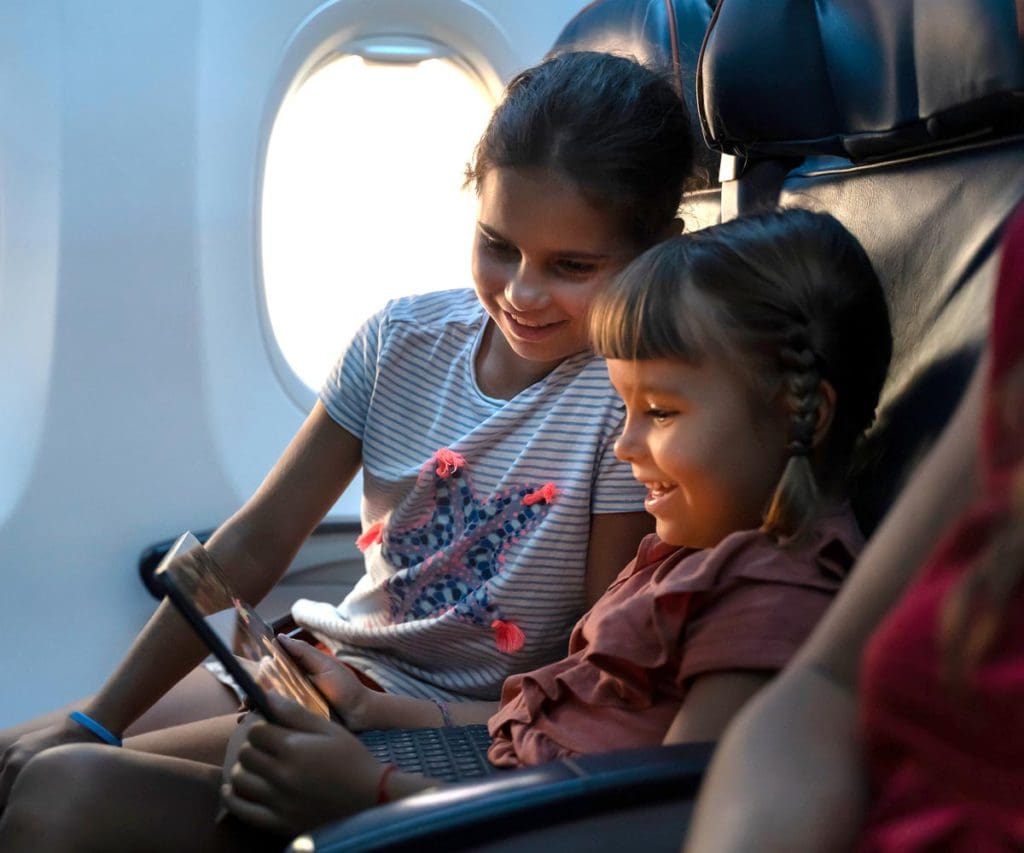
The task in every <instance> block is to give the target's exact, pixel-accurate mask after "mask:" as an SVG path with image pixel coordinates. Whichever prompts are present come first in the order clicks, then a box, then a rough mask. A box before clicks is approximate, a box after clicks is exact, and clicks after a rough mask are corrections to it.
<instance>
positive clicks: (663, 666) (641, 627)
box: [489, 505, 863, 767]
mask: <svg viewBox="0 0 1024 853" xmlns="http://www.w3.org/2000/svg"><path fill="white" fill-rule="evenodd" d="M862 545H863V538H862V537H861V534H860V531H859V530H858V528H857V523H856V521H855V520H854V518H853V515H852V513H851V512H850V510H849V507H848V506H847V505H842V506H841V507H836V508H835V509H834V511H832V512H830V513H828V514H825V515H823V516H822V517H821V518H820V519H819V520H818V522H817V523H816V524H815V526H814V527H813V529H812V530H811V531H810V533H809V535H808V537H807V538H806V540H805V541H804V542H803V544H801V545H800V546H798V547H796V548H792V549H783V548H780V547H779V546H777V545H776V544H775V543H774V542H773V541H772V540H771V539H770V538H769V537H768V536H766V535H765V534H763V533H761V532H760V531H753V530H751V531H741V532H738V533H734V534H732V535H730V536H728V537H727V538H726V539H724V540H723V541H722V542H721V543H719V544H718V545H717V546H716V547H715V548H713V549H709V550H694V549H688V548H677V547H675V546H672V545H666V544H665V543H663V542H661V540H659V539H658V538H657V536H648V537H647V538H646V539H644V541H643V542H642V543H641V545H640V549H639V551H638V553H637V556H636V557H635V558H634V559H633V560H632V561H631V562H630V564H629V565H628V566H626V568H625V569H624V570H623V571H622V573H621V574H620V575H619V576H618V578H617V579H616V580H615V582H614V583H613V584H612V585H611V586H610V587H609V588H608V591H607V592H606V593H605V594H604V595H603V596H602V597H601V599H600V600H599V601H598V602H597V603H596V604H595V605H594V607H593V609H591V610H590V612H589V613H587V614H586V615H585V616H583V618H582V619H580V621H579V622H578V623H577V624H576V627H575V628H574V629H573V632H572V636H571V638H570V640H569V655H568V657H566V658H564V659H563V660H561V661H558V662H557V663H553V664H551V665H549V666H545V667H542V668H541V669H537V670H534V671H533V672H529V673H526V674H523V675H514V676H512V677H510V678H508V679H507V680H506V681H505V686H504V689H503V690H502V696H501V703H502V706H501V709H500V710H499V711H498V713H497V714H495V716H493V717H492V718H491V720H490V723H489V728H490V732H491V736H492V737H493V738H494V741H493V743H492V745H491V749H490V752H489V758H490V759H491V761H492V762H493V763H494V764H496V765H498V766H502V767H514V766H518V765H521V764H539V763H543V762H545V761H551V760H554V759H557V758H563V757H568V756H572V755H579V754H586V753H595V752H606V751H608V750H612V749H619V748H628V747H638V746H650V745H654V744H657V743H661V741H662V740H663V739H664V736H665V733H666V732H667V731H668V727H669V725H670V724H671V722H672V720H673V718H674V717H675V715H676V713H677V712H678V711H679V708H680V705H681V704H682V702H683V700H684V699H685V697H686V691H687V689H688V687H689V685H690V684H691V683H692V681H693V679H694V678H696V677H697V676H700V675H703V674H706V673H711V672H719V671H724V670H777V669H779V668H781V667H782V666H783V665H784V664H785V663H786V662H787V661H788V660H789V659H790V658H791V657H792V655H793V654H794V652H796V650H797V649H798V648H799V647H800V644H801V643H802V642H803V641H804V639H805V638H806V637H807V635H808V634H809V633H810V631H811V629H812V628H813V627H814V625H815V623H817V621H818V619H819V618H820V617H821V616H822V614H823V613H824V612H825V610H826V608H827V607H828V606H829V604H830V603H831V601H832V597H833V595H834V594H835V593H836V591H837V590H838V589H839V586H840V584H841V583H842V581H843V579H844V577H845V576H846V574H847V572H848V570H849V568H850V566H851V565H852V563H853V560H854V558H855V557H856V555H857V553H858V552H859V551H860V548H861V546H862Z"/></svg>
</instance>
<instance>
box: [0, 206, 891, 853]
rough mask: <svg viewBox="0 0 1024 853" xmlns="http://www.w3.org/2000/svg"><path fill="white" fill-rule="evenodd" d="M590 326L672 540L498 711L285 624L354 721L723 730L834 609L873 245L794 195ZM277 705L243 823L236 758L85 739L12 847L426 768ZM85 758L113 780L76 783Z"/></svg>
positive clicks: (613, 730) (872, 374)
mask: <svg viewBox="0 0 1024 853" xmlns="http://www.w3.org/2000/svg"><path fill="white" fill-rule="evenodd" d="M590 325H591V330H592V333H593V340H594V343H595V347H596V349H597V350H598V351H599V352H601V353H603V354H604V355H605V356H607V357H608V359H609V362H608V370H609V373H610V376H611V379H612V382H613V384H614V385H615V387H616V390H617V391H618V392H619V393H620V394H621V396H622V398H623V400H624V401H625V404H626V425H625V428H624V431H623V434H622V436H621V437H620V438H619V440H618V442H617V443H616V453H617V454H618V455H619V456H620V458H622V459H623V460H625V461H627V462H629V463H630V464H631V466H632V468H633V473H634V476H635V477H636V478H637V479H638V480H639V481H641V482H642V483H643V484H644V485H645V486H646V487H647V500H646V506H647V509H648V511H649V512H650V513H651V515H653V516H654V518H655V520H656V523H657V536H651V537H649V538H648V539H646V540H644V542H643V544H642V545H641V547H640V550H639V553H638V554H637V556H636V558H635V559H634V560H633V561H632V562H630V563H629V565H628V566H626V568H625V569H624V570H623V571H622V573H621V574H620V575H619V577H618V579H617V580H616V581H615V582H614V583H613V584H612V586H611V587H610V588H609V589H608V591H607V592H606V593H605V594H604V596H603V597H602V598H601V599H600V600H599V601H598V602H597V604H596V605H595V606H594V608H593V609H592V610H591V611H590V612H589V613H588V614H587V615H586V616H584V617H583V618H582V619H581V620H580V621H579V623H578V624H577V625H576V628H575V630H574V631H573V634H572V638H571V640H570V644H569V654H568V656H567V657H565V658H564V659H563V660H561V661H558V662H557V663H554V664H550V665H548V666H545V667H541V668H540V669H537V670H534V671H533V672H530V673H528V674H526V675H520V676H513V677H511V678H509V679H508V680H507V681H506V682H505V686H504V690H503V692H502V701H501V705H500V708H499V707H497V706H495V705H493V704H491V703H486V702H465V703H453V704H451V705H447V704H445V703H444V702H433V701H428V700H422V699H415V698H412V697H401V696H395V695H391V694H384V693H379V692H376V691H372V690H368V689H366V688H365V687H364V686H363V685H362V684H361V683H360V682H359V681H358V679H357V678H356V677H355V676H353V675H352V674H351V673H350V672H349V671H348V670H347V669H345V668H344V667H341V666H339V665H338V664H337V663H336V662H335V660H334V659H333V658H331V657H329V656H327V655H323V654H320V653H318V652H317V651H316V650H314V649H313V648H312V647H309V646H305V645H304V644H302V643H298V642H296V641H289V648H290V649H291V650H292V651H293V652H294V653H295V655H296V656H297V657H298V658H299V659H300V660H301V661H302V662H303V663H304V664H305V665H306V667H307V669H309V671H310V672H311V673H312V674H313V677H314V679H315V680H316V681H317V683H318V684H319V686H320V687H321V688H322V689H323V691H324V692H325V694H326V695H327V696H328V697H329V698H330V699H331V701H332V702H333V703H334V705H335V707H336V708H337V710H338V711H339V713H340V714H341V715H342V716H343V718H344V720H345V722H346V724H347V726H348V727H349V728H352V729H360V728H380V727H389V726H391V727H400V726H404V727H417V726H429V725H436V723H437V721H438V715H439V714H440V716H441V717H442V718H444V719H445V720H446V721H447V722H451V723H456V724H457V723H469V722H479V721H483V720H487V719H488V718H490V719H489V728H490V731H491V734H492V735H493V737H494V742H493V744H492V747H491V751H490V757H491V759H492V761H494V763H496V764H499V765H501V766H515V765H517V764H533V763H538V762H542V761H547V760H550V759H553V758H557V757H561V756H569V755H574V754H578V753H589V752H600V751H603V750H608V749H613V748H619V747H628V746H638V745H645V744H646V745H650V744H654V743H659V742H661V741H662V740H664V739H666V738H667V739H670V740H713V739H715V738H717V737H718V735H719V734H720V732H721V731H722V730H723V728H724V726H725V724H726V722H727V721H728V719H729V718H730V717H731V716H732V715H733V713H735V711H736V710H737V709H738V708H739V707H740V706H741V705H742V703H743V702H744V701H745V700H746V699H747V698H748V697H749V696H750V695H752V694H753V693H754V692H755V691H756V690H757V689H758V688H759V687H760V686H761V685H762V684H763V683H764V682H765V681H766V680H767V679H768V677H769V676H770V675H771V673H773V672H774V671H775V670H777V669H779V668H780V667H782V666H783V665H784V664H785V663H786V661H787V660H788V659H789V658H790V657H791V656H792V655H793V653H794V652H795V651H796V649H797V648H798V647H799V645H800V643H801V642H802V641H803V639H804V637H805V636H806V635H807V634H808V632H809V631H810V630H811V628H812V626H813V625H814V624H815V622H816V621H817V620H818V618H819V617H820V616H821V614H822V613H823V612H824V611H825V609H826V608H827V607H828V604H829V602H830V600H831V597H832V595H833V594H834V593H835V591H836V590H837V588H838V587H839V584H840V582H841V581H842V579H843V577H844V576H845V574H846V572H847V570H848V569H849V567H850V565H851V563H852V561H853V559H854V557H855V555H856V553H857V551H858V550H859V548H860V545H861V537H860V534H859V533H858V531H857V528H856V523H855V522H854V520H853V518H852V516H851V514H850V511H849V507H848V505H847V504H846V503H845V502H844V498H843V481H844V475H845V472H846V469H847V466H848V463H849V460H850V455H851V451H852V449H853V446H854V444H855V442H856V440H857V438H858V437H859V435H860V434H861V432H862V431H863V430H864V428H865V427H866V426H867V425H868V424H869V423H870V422H871V420H872V415H873V411H874V407H875V404H876V402H877V399H878V394H879V390H880V388H881V385H882V381H883V379H884V376H885V372H886V368H887V365H888V360H889V352H890V348H891V339H890V335H889V326H888V315H887V311H886V306H885V301H884V298H883V296H882V293H881V289H880V287H879V285H878V282H877V279H876V278H875V275H874V273H873V271H872V269H871V266H870V264H869V262H868V260H867V258H866V256H865V254H864V252H863V250H862V249H861V248H860V246H859V245H858V244H857V242H856V241H855V240H854V239H853V238H852V237H851V236H850V235H849V234H848V233H847V232H846V231H845V230H844V229H843V228H842V226H840V225H839V224H838V223H837V222H836V221H835V220H834V219H832V218H831V217H828V216H824V215H819V214H813V213H809V212H806V211H798V210H792V211H788V212H784V213H777V214H771V215H766V216H762V217H757V218H752V219H747V220H740V221H735V222H730V223H728V224H726V225H722V226H719V227H716V228H712V229H708V230H707V231H702V232H698V233H696V234H694V235H692V236H687V237H681V238H675V239H673V240H671V241H668V242H666V243H664V244H662V245H659V246H656V247H655V248H653V249H651V250H649V251H648V252H647V253H646V254H644V255H643V256H641V257H640V258H639V259H638V260H636V261H635V262H633V264H631V265H630V266H629V267H628V268H627V270H626V271H625V272H624V273H623V275H622V277H621V278H620V279H619V281H618V282H617V284H616V285H615V286H614V287H612V288H610V289H609V290H607V291H606V292H604V293H602V294H601V295H599V296H598V297H597V300H596V305H595V308H594V310H593V312H592V315H591V324H590ZM454 651H455V650H453V652H454ZM438 706H440V707H438ZM275 707H277V709H278V713H279V714H280V716H281V718H282V719H283V720H284V721H285V723H286V725H285V726H271V725H268V724H266V723H263V722H257V723H255V724H254V725H253V726H252V728H251V729H250V730H249V731H248V733H247V735H246V738H247V742H246V744H245V745H244V746H243V747H242V749H241V751H240V753H239V756H238V762H237V763H235V764H234V765H233V767H232V768H231V775H230V783H229V784H228V785H226V786H225V788H224V790H223V791H222V796H223V802H224V804H225V805H226V806H227V808H228V809H229V810H230V812H231V813H232V814H234V815H235V816H236V817H237V818H238V819H240V821H241V822H242V824H236V825H235V827H234V830H233V831H232V830H231V829H230V827H229V826H224V825H222V826H221V827H219V829H217V830H214V828H213V823H212V815H213V813H214V811H215V809H216V807H217V804H218V798H217V795H216V792H217V786H218V784H219V782H220V769H219V768H213V767H210V768H207V769H206V770H205V774H206V775H205V777H203V775H202V774H203V772H204V771H201V770H200V769H199V767H200V766H199V765H194V764H192V763H190V762H183V761H180V760H176V759H167V758H159V759H153V760H149V761H140V760H137V759H133V758H130V757H124V758H122V757H121V755H119V754H118V753H117V752H116V751H114V750H104V749H98V748H89V749H86V748H81V747H79V748H76V750H75V751H73V752H66V753H65V755H64V757H63V759H62V760H61V761H53V760H47V756H45V755H44V756H42V757H40V758H39V759H36V760H35V761H33V762H32V763H31V764H30V765H29V767H28V769H27V770H26V772H25V773H24V775H23V777H22V781H21V782H20V783H19V788H18V789H17V791H16V792H15V796H14V798H13V800H12V802H11V805H10V807H9V809H10V814H9V816H8V818H6V820H7V821H8V822H7V823H4V824H0V845H3V844H7V845H9V846H6V847H4V849H5V850H6V849H10V850H12V851H14V850H20V849H23V846H24V848H26V849H27V846H28V845H29V844H30V843H32V842H33V841H35V838H34V837H33V833H35V832H39V831H42V827H44V826H45V827H46V829H47V831H49V832H50V833H51V835H50V836H49V837H50V838H53V839H55V842H54V843H58V842H59V844H66V843H68V839H77V840H78V841H79V842H81V843H85V842H86V840H87V841H88V843H89V844H93V845H94V846H96V847H99V848H103V849H109V848H107V847H105V846H104V845H107V844H109V843H111V842H112V840H113V839H117V840H118V841H119V842H120V843H122V844H124V845H125V846H126V847H129V848H130V847H131V846H132V844H133V843H143V839H144V840H145V843H146V844H148V848H147V849H162V848H160V847H159V844H161V843H163V842H164V832H163V831H161V834H160V837H159V838H156V837H153V835H152V834H151V828H152V827H153V826H155V825H156V823H155V822H156V821H157V820H158V816H159V815H161V814H165V813H166V810H167V805H166V803H167V798H168V797H170V796H174V797H175V798H176V800H178V801H180V802H183V803H187V804H191V807H192V808H193V810H194V812H195V819H194V820H189V821H180V822H179V823H178V824H176V826H175V828H174V833H175V835H174V839H173V843H172V842H171V840H167V842H166V843H167V849H173V847H174V844H178V845H179V847H183V848H184V847H191V848H198V847H200V843H201V842H203V843H213V842H214V840H215V839H216V843H219V844H221V845H227V844H229V843H237V841H238V839H239V838H240V837H241V836H240V835H239V834H238V833H241V832H243V829H242V828H241V827H242V826H244V825H248V826H254V827H259V828H263V829H266V830H270V831H273V832H277V833H282V834H288V833H292V834H294V833H295V832H298V831H300V830H303V829H306V828H308V827H311V826H314V825H317V824H320V823H322V822H324V821H325V820H328V819H330V818H332V817H337V816H340V815H343V814H346V813H348V812H351V811H354V810H358V809H361V808H366V807H367V806H370V805H372V804H373V803H375V802H381V801H384V800H387V799H389V798H392V797H395V796H401V795H403V794H405V793H409V792H411V791H415V790H418V789H422V788H423V787H425V786H426V785H429V784H431V782H430V781H428V780H424V779H423V778H422V777H417V776H411V775H407V774H404V773H401V772H398V771H396V770H395V769H394V768H391V767H388V768H385V767H381V766H380V765H379V764H377V763H376V762H375V760H374V759H373V758H372V757H371V756H370V755H369V753H368V752H366V750H365V749H364V748H363V747H362V745H361V744H360V743H359V742H358V741H357V740H356V739H354V738H353V737H352V736H351V735H350V734H349V733H348V732H347V731H346V730H345V728H343V727H341V726H337V725H335V724H332V723H330V722H327V721H325V720H322V719H319V718H315V717H313V716H312V715H310V714H308V713H307V712H305V711H304V710H303V709H301V708H299V707H298V706H294V705H290V704H288V703H286V702H283V700H282V701H280V702H277V704H276V706H275ZM96 767H100V768H101V770H102V772H101V773H96V772H95V768H96ZM80 774H81V777H83V778H93V777H96V776H100V777H101V778H103V779H104V780H106V784H105V785H104V786H103V787H102V788H97V787H90V788H89V789H88V792H85V793H83V791H81V790H75V795H74V797H71V796H70V794H71V791H72V790H73V789H76V786H77V784H78V783H77V781H76V779H77V778H79V775H80ZM112 786H116V787H112ZM147 788H148V789H151V790H153V791H154V792H156V791H159V794H160V796H159V802H150V801H149V800H148V799H145V798H144V799H143V802H142V803H136V805H135V808H134V820H133V821H132V823H131V825H130V826H129V825H126V820H127V819H126V817H125V815H124V814H123V811H121V810H118V809H117V808H116V807H112V804H114V803H117V802H118V797H117V796H115V794H116V793H117V792H119V791H122V790H129V789H130V790H144V789H147ZM64 793H67V794H68V797H67V798H65V797H64V796H63V794H64ZM48 797H49V798H54V800H53V801H55V802H61V803H62V809H61V812H62V815H61V818H60V821H59V828H57V829H54V828H53V816H52V815H50V816H49V822H46V821H44V820H43V818H42V817H39V818H38V819H36V818H35V817H34V814H35V812H34V809H33V804H35V807H36V808H38V803H40V802H46V801H47V798H48ZM65 803H70V805H64V804H65ZM217 832H220V833H222V834H221V835H220V836H219V837H218V836H217V835H216V833H217ZM232 832H233V833H234V834H232ZM136 833H138V834H136ZM264 843H265V844H267V845H268V847H270V848H271V849H272V847H273V844H275V843H277V844H280V841H279V840H278V841H277V842H274V841H271V840H265V842H264ZM19 845H23V846H19ZM154 845H156V846H154ZM204 849H206V848H204ZM221 849H230V848H229V847H224V846H222V848H221Z"/></svg>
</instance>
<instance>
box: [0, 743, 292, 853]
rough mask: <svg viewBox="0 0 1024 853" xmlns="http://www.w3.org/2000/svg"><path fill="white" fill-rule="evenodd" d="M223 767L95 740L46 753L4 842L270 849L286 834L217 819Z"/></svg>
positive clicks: (109, 850) (16, 847) (81, 847)
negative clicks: (108, 745) (122, 747)
mask: <svg viewBox="0 0 1024 853" xmlns="http://www.w3.org/2000/svg"><path fill="white" fill-rule="evenodd" d="M220 778H221V776H220V768H218V767H213V766H210V765H206V764H201V763H198V762H193V761H185V760H182V759H178V758H167V757H164V756H154V755H147V754H145V753H138V752H131V751H128V750H115V749H110V748H109V747H103V746H92V745H80V744H76V745H72V746H61V747H55V748H54V749H51V750H49V751H47V752H44V753H41V754H40V755H38V756H37V757H36V758H34V759H32V761H31V762H29V764H28V765H27V766H26V768H25V770H24V772H22V773H21V775H20V776H19V777H18V780H17V782H16V783H15V785H14V790H13V792H12V795H11V801H10V804H9V805H8V807H7V810H6V811H5V812H4V815H3V818H2V819H0V850H4V851H9V853H19V851H27V850H33V851H35V850H46V851H51V853H64V851H79V853H82V851H105V853H117V851H122V850H123V851H138V850H147V851H163V850H167V851H181V850H195V851H236V850H238V851H241V850H247V851H264V850H265V851H271V850H281V849H283V847H284V844H285V841H286V839H283V838H278V837H274V836H272V835H268V834H267V833H265V832H257V831H255V830H252V829H250V828H248V827H246V826H245V825H243V824H241V823H239V822H238V821H235V820H234V819H231V818H229V819H228V820H226V821H223V822H221V823H220V824H218V823H215V817H216V814H217V811H218V808H219V797H218V790H219V786H220Z"/></svg>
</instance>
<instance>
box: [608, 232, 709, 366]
mask: <svg viewBox="0 0 1024 853" xmlns="http://www.w3.org/2000/svg"><path fill="white" fill-rule="evenodd" d="M687 242H689V238H688V237H685V236H683V237H675V238H672V239H670V240H668V241H666V242H664V243H660V244H658V245H656V246H654V247H652V248H651V249H648V250H647V251H646V252H644V253H643V254H642V255H640V257H638V258H637V259H636V260H634V261H633V262H632V263H631V264H630V265H629V266H627V267H626V269H624V270H623V271H622V273H620V274H619V276H618V277H617V278H616V279H615V280H614V281H612V282H611V283H610V284H609V285H608V287H606V288H605V289H604V290H603V291H602V292H601V293H600V294H599V295H598V296H597V298H596V299H595V301H594V304H593V306H592V307H591V311H590V342H591V347H592V348H593V350H594V352H596V353H597V354H598V355H600V356H602V357H604V358H614V359H627V360H636V361H646V360H650V359H656V358H670V359H677V360H680V361H685V362H689V363H698V362H700V361H702V360H703V359H704V357H705V356H706V355H708V354H709V353H712V352H723V351H724V350H725V349H727V348H728V347H727V345H726V344H725V341H726V340H727V338H726V336H725V335H723V334H722V331H723V327H724V326H725V325H726V324H725V323H723V320H724V319H725V318H723V317H722V316H720V315H721V312H722V308H721V307H720V306H719V305H717V304H716V303H715V301H714V300H712V299H710V298H708V297H707V296H706V295H705V294H704V293H703V292H702V291H701V289H700V288H699V287H697V286H696V285H695V284H694V282H693V280H692V278H691V276H690V271H689V269H688V266H689V264H688V262H689V260H690V258H689V252H688V251H687V246H686V244H687Z"/></svg>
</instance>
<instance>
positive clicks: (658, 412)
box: [644, 408, 677, 424]
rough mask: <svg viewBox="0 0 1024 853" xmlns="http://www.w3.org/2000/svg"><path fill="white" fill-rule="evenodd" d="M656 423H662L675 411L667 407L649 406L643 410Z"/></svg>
mask: <svg viewBox="0 0 1024 853" xmlns="http://www.w3.org/2000/svg"><path fill="white" fill-rule="evenodd" d="M644 414H645V415H647V417H649V418H650V419H651V420H652V421H654V422H655V423H656V424H662V423H665V422H666V421H668V420H669V419H670V418H671V417H672V416H673V415H675V414H677V413H676V412H672V411H669V410H668V409H655V408H651V409H648V410H647V411H646V412H644Z"/></svg>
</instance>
